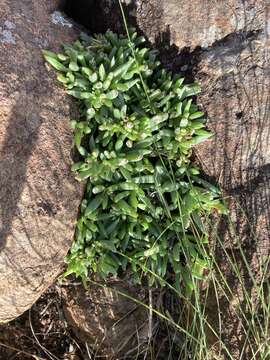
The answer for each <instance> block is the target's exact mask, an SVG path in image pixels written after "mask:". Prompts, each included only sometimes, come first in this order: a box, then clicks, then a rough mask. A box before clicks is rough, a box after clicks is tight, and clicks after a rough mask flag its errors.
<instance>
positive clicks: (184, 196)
mask: <svg viewBox="0 0 270 360" xmlns="http://www.w3.org/2000/svg"><path fill="white" fill-rule="evenodd" d="M143 42H144V38H143V37H139V36H137V34H136V32H132V33H130V35H129V36H128V37H125V36H118V35H116V34H114V33H112V32H111V31H108V32H107V33H106V34H103V35H96V36H95V37H89V36H88V35H86V34H82V35H81V37H80V39H79V40H77V41H76V42H75V43H74V44H73V45H64V46H63V49H64V51H63V53H61V54H55V53H52V52H50V51H47V50H44V51H43V53H44V56H45V59H46V60H47V62H48V63H50V64H51V65H52V66H53V67H54V68H55V69H56V70H57V71H58V74H57V79H58V80H59V81H60V82H61V83H62V84H63V85H64V87H65V88H66V91H67V93H68V94H69V95H71V96H72V97H74V98H76V99H77V100H78V105H79V113H80V115H79V117H78V119H76V120H72V121H71V126H72V128H73V129H74V142H75V146H76V148H77V150H78V152H79V154H80V156H81V161H79V162H77V163H75V164H73V166H72V171H74V172H75V174H76V178H77V179H78V180H79V181H86V190H85V194H84V198H83V200H82V202H81V206H80V214H79V217H78V221H77V226H76V233H75V238H74V242H73V245H72V247H71V250H70V252H69V254H68V256H67V263H68V269H67V271H66V275H67V274H70V273H75V274H76V276H79V277H81V278H82V279H83V280H87V277H88V275H89V270H90V271H91V272H98V273H99V274H101V275H102V276H103V277H107V276H108V275H111V274H112V275H117V274H121V272H123V271H126V270H129V271H130V273H131V274H132V277H133V279H134V281H136V282H140V281H141V280H142V278H147V279H148V281H149V283H150V284H153V283H156V282H159V283H161V285H163V284H164V283H165V280H168V281H171V279H168V277H167V275H168V274H169V273H170V274H173V278H174V280H173V281H174V283H175V286H177V288H179V286H180V283H183V284H184V285H185V286H186V287H187V288H188V289H192V286H193V279H194V278H201V277H202V274H203V270H204V268H205V267H206V266H207V260H206V259H207V254H206V251H205V246H204V244H205V243H207V231H206V229H205V227H204V226H203V222H202V218H203V217H205V216H207V215H209V214H210V212H211V211H212V210H213V209H215V210H217V211H219V212H222V211H224V207H223V205H222V203H221V201H220V199H219V190H218V189H217V188H215V187H214V186H212V185H210V184H209V183H208V182H206V181H205V180H203V179H201V178H200V177H199V169H198V167H197V166H196V165H195V164H194V163H193V162H192V161H191V152H192V147H193V146H194V145H196V144H198V143H200V142H202V141H204V140H205V139H207V138H209V137H210V136H211V133H209V132H208V131H207V130H206V129H205V119H204V117H203V115H204V114H203V113H202V112H201V111H199V110H198V108H197V106H196V105H195V104H194V102H193V98H194V95H196V94H197V93H198V92H199V90H200V89H199V86H198V85H197V84H188V85H187V84H184V78H182V77H181V76H179V75H173V74H172V73H170V72H168V71H166V70H165V69H163V68H162V66H161V65H160V62H159V61H158V60H157V52H156V51H155V50H150V49H148V48H146V47H143V45H142V44H143ZM168 269H169V270H170V271H168ZM145 275H146V276H145ZM170 277H171V275H170Z"/></svg>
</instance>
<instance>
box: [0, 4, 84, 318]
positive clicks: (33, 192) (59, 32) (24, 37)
mask: <svg viewBox="0 0 270 360" xmlns="http://www.w3.org/2000/svg"><path fill="white" fill-rule="evenodd" d="M57 5H58V3H57V1H53V0H49V1H41V0H38V1H37V0H30V1H29V0H20V1H14V0H12V1H8V0H3V1H1V7H0V53H1V56H0V68H1V74H0V102H1V107H0V322H6V321H9V320H11V319H13V318H15V317H17V316H18V315H20V314H21V313H23V312H24V311H25V310H27V309H28V308H30V306H31V305H32V304H33V303H34V302H35V301H36V300H37V298H38V297H39V296H40V295H41V294H42V292H43V291H44V290H45V289H46V288H47V287H48V286H49V285H51V284H52V282H53V281H54V280H55V278H56V277H57V275H58V274H59V272H60V271H61V269H62V268H63V258H64V256H65V255H66V253H67V251H68V249H69V246H70V244H71V242H72V238H73V231H74V224H75V221H76V216H77V210H78V206H79V203H80V198H81V188H80V186H79V185H78V183H77V182H76V181H75V180H74V178H73V175H72V174H71V172H70V165H71V163H72V160H71V148H72V132H71V130H70V128H69V124H68V121H69V116H70V114H69V112H70V103H69V100H68V99H67V97H66V96H65V94H64V92H63V90H62V89H61V87H60V86H58V85H57V83H56V81H55V72H54V71H50V72H48V69H46V67H45V65H44V60H43V58H42V54H41V49H42V48H47V49H51V50H58V49H59V46H60V44H61V43H63V42H71V41H73V39H74V38H75V37H76V36H77V34H78V30H76V29H75V28H74V27H73V26H72V24H70V23H69V22H65V21H64V19H62V18H61V17H60V14H59V13H57V12H56V13H55V10H56V9H57Z"/></svg>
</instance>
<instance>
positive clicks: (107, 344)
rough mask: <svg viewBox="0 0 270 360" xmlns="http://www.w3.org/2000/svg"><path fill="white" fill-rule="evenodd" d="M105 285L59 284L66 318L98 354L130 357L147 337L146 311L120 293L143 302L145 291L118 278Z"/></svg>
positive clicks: (141, 348) (143, 343)
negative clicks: (86, 286) (85, 287)
mask: <svg viewBox="0 0 270 360" xmlns="http://www.w3.org/2000/svg"><path fill="white" fill-rule="evenodd" d="M99 283H100V282H99ZM100 284H102V283H100ZM106 285H107V286H106V287H102V286H99V285H95V284H90V285H89V287H88V288H87V290H85V289H84V288H83V286H73V285H72V284H71V285H70V286H66V287H65V286H62V292H63V294H62V295H63V299H64V305H63V309H64V315H65V318H66V320H67V322H68V323H69V325H70V326H71V327H72V328H73V330H74V332H75V334H76V336H77V337H78V338H79V339H80V340H81V341H83V342H87V344H88V345H89V347H90V348H93V349H96V350H97V351H98V353H99V355H100V356H104V357H106V359H107V358H108V359H116V358H117V359H118V358H119V357H121V356H127V355H129V356H130V357H131V358H133V357H132V355H134V353H135V355H136V354H139V353H140V352H142V351H143V348H144V346H145V345H146V343H147V341H148V329H149V328H148V322H149V320H148V317H149V313H148V311H147V309H146V308H144V307H143V306H140V305H138V304H137V303H136V302H134V301H133V300H132V299H130V298H128V297H125V296H124V295H122V294H121V293H124V294H127V295H128V296H129V297H133V298H135V299H137V300H140V301H143V302H144V303H145V302H146V301H145V291H143V290H142V288H139V287H131V286H129V285H128V282H126V281H121V280H118V279H115V280H111V281H109V282H107V284H106Z"/></svg>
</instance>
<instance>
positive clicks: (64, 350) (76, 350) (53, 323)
mask: <svg viewBox="0 0 270 360" xmlns="http://www.w3.org/2000/svg"><path fill="white" fill-rule="evenodd" d="M86 353H87V349H86V347H85V345H83V344H79V343H78V342H77V340H76V338H75V337H74V334H73V333H72V330H71V329H70V327H69V326H68V324H67V322H66V320H65V318H64V315H63V311H62V297H61V288H60V286H59V285H58V284H55V285H53V286H52V287H51V288H49V289H48V290H47V291H46V292H45V293H44V294H43V295H42V296H41V298H40V299H39V300H38V301H37V303H36V304H35V305H34V306H33V307H32V308H31V309H30V310H29V311H26V312H25V313H24V314H23V315H21V316H20V317H19V318H17V319H16V320H14V321H12V322H10V323H8V324H4V325H0V359H1V360H15V359H16V360H29V359H36V360H37V359H38V360H41V359H42V360H43V359H44V360H45V359H46V360H47V359H53V360H58V359H61V360H62V359H63V360H80V359H86V358H87V357H86Z"/></svg>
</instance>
